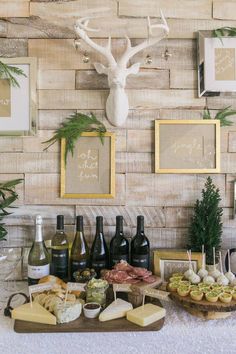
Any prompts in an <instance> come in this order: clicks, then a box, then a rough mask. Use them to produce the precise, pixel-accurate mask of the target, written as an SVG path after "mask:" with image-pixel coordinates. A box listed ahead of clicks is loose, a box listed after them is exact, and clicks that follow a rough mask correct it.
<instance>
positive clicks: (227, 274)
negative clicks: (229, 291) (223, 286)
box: [225, 250, 235, 283]
mask: <svg viewBox="0 0 236 354" xmlns="http://www.w3.org/2000/svg"><path fill="white" fill-rule="evenodd" d="M227 253H228V267H229V270H228V272H227V273H225V276H226V278H227V279H228V280H229V282H230V283H232V282H233V281H234V280H235V275H234V273H232V272H231V264H230V263H231V262H230V253H229V250H228V251H227Z"/></svg>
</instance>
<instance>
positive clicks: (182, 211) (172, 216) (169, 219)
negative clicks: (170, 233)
mask: <svg viewBox="0 0 236 354" xmlns="http://www.w3.org/2000/svg"><path fill="white" fill-rule="evenodd" d="M192 215H193V208H182V207H181V208H180V207H179V208H176V207H167V208H165V218H166V227H180V228H183V227H189V225H190V221H191V217H192Z"/></svg>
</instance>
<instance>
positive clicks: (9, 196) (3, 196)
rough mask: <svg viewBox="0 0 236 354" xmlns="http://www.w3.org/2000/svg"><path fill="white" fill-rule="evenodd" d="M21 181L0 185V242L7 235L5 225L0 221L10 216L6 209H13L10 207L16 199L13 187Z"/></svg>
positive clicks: (16, 195) (15, 180)
mask: <svg viewBox="0 0 236 354" xmlns="http://www.w3.org/2000/svg"><path fill="white" fill-rule="evenodd" d="M22 181H23V180H22V179H14V180H12V181H8V182H2V183H0V241H3V240H5V236H6V235H7V230H6V229H5V223H2V222H1V221H2V220H3V218H4V217H5V216H7V215H10V214H12V213H10V212H9V211H8V210H7V209H10V208H15V207H14V206H12V203H14V202H15V201H16V200H17V199H18V194H17V192H16V191H15V187H16V185H17V184H19V183H21V182H22Z"/></svg>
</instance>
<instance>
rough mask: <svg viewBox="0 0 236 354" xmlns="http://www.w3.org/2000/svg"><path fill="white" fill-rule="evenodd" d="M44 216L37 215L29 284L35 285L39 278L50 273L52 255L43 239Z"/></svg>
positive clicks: (31, 252) (31, 250)
mask: <svg viewBox="0 0 236 354" xmlns="http://www.w3.org/2000/svg"><path fill="white" fill-rule="evenodd" d="M42 223H43V220H42V217H41V215H37V216H36V221H35V225H36V232H35V240H34V242H33V245H32V247H31V249H30V252H29V256H28V284H29V285H35V284H37V283H38V281H39V279H41V278H43V277H44V276H47V275H49V274H50V255H49V253H48V251H47V248H46V246H45V244H44V241H43V234H42Z"/></svg>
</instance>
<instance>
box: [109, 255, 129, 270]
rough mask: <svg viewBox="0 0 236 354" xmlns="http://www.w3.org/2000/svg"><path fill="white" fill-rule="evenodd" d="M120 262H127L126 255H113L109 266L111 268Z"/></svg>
mask: <svg viewBox="0 0 236 354" xmlns="http://www.w3.org/2000/svg"><path fill="white" fill-rule="evenodd" d="M120 261H126V262H128V261H129V257H128V255H127V254H122V255H119V254H114V255H113V256H112V257H111V266H112V267H113V266H114V265H116V264H117V263H119V262H120Z"/></svg>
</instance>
